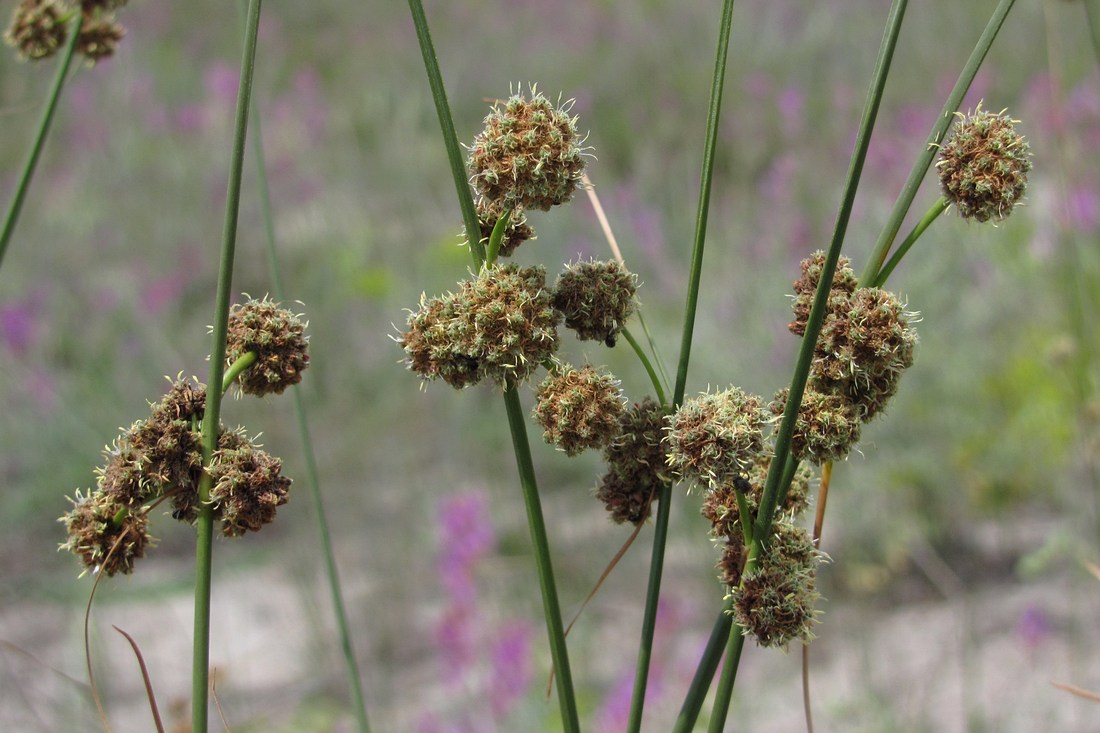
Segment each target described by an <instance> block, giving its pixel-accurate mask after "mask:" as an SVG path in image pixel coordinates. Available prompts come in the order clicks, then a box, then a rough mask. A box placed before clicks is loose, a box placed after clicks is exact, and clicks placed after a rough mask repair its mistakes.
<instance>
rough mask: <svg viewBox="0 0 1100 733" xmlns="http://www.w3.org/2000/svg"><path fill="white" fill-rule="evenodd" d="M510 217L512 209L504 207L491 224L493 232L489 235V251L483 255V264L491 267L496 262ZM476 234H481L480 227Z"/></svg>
mask: <svg viewBox="0 0 1100 733" xmlns="http://www.w3.org/2000/svg"><path fill="white" fill-rule="evenodd" d="M511 218H512V210H511V209H505V210H504V212H503V213H502V214H501V215H500V218H499V219H497V223H496V224H494V225H493V233H492V234H490V235H489V252H488V254H486V255H485V265H486V266H487V267H492V266H493V265H494V264H496V261H497V253H498V252H500V243H501V242H503V241H504V231H505V230H506V229H507V228H508V220H509V219H511ZM478 234H479V235H480V234H481V230H480V228H479V229H478Z"/></svg>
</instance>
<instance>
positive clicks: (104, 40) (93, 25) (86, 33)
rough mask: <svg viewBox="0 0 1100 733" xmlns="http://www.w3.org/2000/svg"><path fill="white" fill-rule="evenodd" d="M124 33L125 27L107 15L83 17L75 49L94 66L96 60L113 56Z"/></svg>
mask: <svg viewBox="0 0 1100 733" xmlns="http://www.w3.org/2000/svg"><path fill="white" fill-rule="evenodd" d="M125 35H126V29H125V28H123V27H122V26H121V25H119V24H118V23H117V22H115V20H114V19H113V18H111V17H109V16H106V15H97V16H94V17H85V18H84V23H83V25H81V27H80V36H79V37H78V38H77V39H76V50H77V51H78V52H79V53H81V54H82V55H83V56H84V58H85V59H87V61H88V63H89V64H91V65H93V66H94V65H95V63H96V62H97V61H99V60H101V59H105V58H107V57H109V56H113V55H114V53H115V51H116V50H118V44H119V41H121V40H122V37H123V36H125Z"/></svg>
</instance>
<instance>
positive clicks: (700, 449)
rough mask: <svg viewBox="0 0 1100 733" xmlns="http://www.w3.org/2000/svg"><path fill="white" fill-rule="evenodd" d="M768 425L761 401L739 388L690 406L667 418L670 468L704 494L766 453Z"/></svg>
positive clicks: (704, 396) (702, 398) (686, 404)
mask: <svg viewBox="0 0 1100 733" xmlns="http://www.w3.org/2000/svg"><path fill="white" fill-rule="evenodd" d="M769 420H770V415H768V413H767V411H766V410H765V409H764V407H763V400H761V399H760V398H759V397H757V396H756V395H750V394H747V393H746V392H744V391H743V390H741V389H740V388H738V387H731V388H730V389H728V390H726V391H724V392H718V393H717V394H709V393H705V394H702V395H700V396H698V397H694V398H692V399H689V400H686V401H685V402H684V404H683V405H681V406H680V409H678V410H677V411H676V412H675V413H673V414H672V415H671V416H670V417H669V428H668V432H667V434H666V435H665V450H666V452H667V461H668V465H669V466H670V467H671V468H672V469H673V471H675V472H676V473H677V474H678V475H680V476H681V477H683V478H684V479H686V480H688V481H693V482H695V483H697V484H699V485H701V486H703V487H706V488H713V487H716V486H719V485H721V484H722V483H724V482H728V481H732V480H734V479H735V478H737V477H738V476H742V475H743V474H744V473H745V472H746V471H748V470H749V469H750V468H751V467H752V466H753V465H754V463H755V462H756V461H757V460H758V459H759V457H760V456H761V455H762V454H763V453H764V427H765V426H766V425H767V424H768V422H769Z"/></svg>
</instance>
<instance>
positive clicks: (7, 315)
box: [0, 295, 41, 357]
mask: <svg viewBox="0 0 1100 733" xmlns="http://www.w3.org/2000/svg"><path fill="white" fill-rule="evenodd" d="M37 300H38V298H36V297H35V296H33V295H32V296H31V297H29V298H25V299H23V300H20V301H15V302H10V303H4V304H0V340H2V341H3V343H4V347H5V348H6V349H7V350H8V351H9V352H11V353H12V354H13V355H15V356H17V357H21V356H23V355H25V354H26V353H27V350H28V349H29V348H30V347H31V346H32V345H33V344H34V342H35V341H36V340H37V339H38V334H39V331H40V330H41V329H40V324H39V321H38V318H37V313H38V311H39V305H38V303H37V302H36V301H37Z"/></svg>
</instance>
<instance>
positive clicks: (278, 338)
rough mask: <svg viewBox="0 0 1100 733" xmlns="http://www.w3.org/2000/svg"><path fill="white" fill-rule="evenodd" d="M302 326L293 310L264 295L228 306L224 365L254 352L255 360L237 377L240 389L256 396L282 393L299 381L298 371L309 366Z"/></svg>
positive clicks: (300, 372)
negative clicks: (259, 298)
mask: <svg viewBox="0 0 1100 733" xmlns="http://www.w3.org/2000/svg"><path fill="white" fill-rule="evenodd" d="M305 327H306V324H305V323H303V322H302V321H301V319H300V318H299V317H298V316H296V315H295V314H294V313H292V312H291V311H289V310H287V309H286V308H282V307H280V306H279V304H278V303H275V302H273V301H270V300H268V299H266V298H264V299H263V300H256V299H254V298H250V299H249V300H248V302H246V303H243V304H241V303H238V304H236V305H234V306H233V308H232V309H230V311H229V330H228V338H227V340H226V346H225V361H226V365H227V366H228V365H230V364H232V363H233V362H234V361H236V360H237V359H239V358H240V357H242V356H244V355H245V354H248V353H250V352H255V354H256V363H254V364H253V365H252V366H251V367H249V368H248V369H246V370H245V371H244V372H243V373H242V374H241V375H240V376H239V377H238V378H237V381H238V383H239V384H240V387H241V391H242V392H244V393H245V394H251V395H256V396H257V397H262V396H264V395H266V394H272V393H274V394H282V392H283V391H284V390H285V389H286V388H287V387H289V386H291V385H293V384H297V383H298V382H301V381H302V371H303V370H305V368H306V367H308V366H309V338H308V337H307V336H305Z"/></svg>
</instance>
